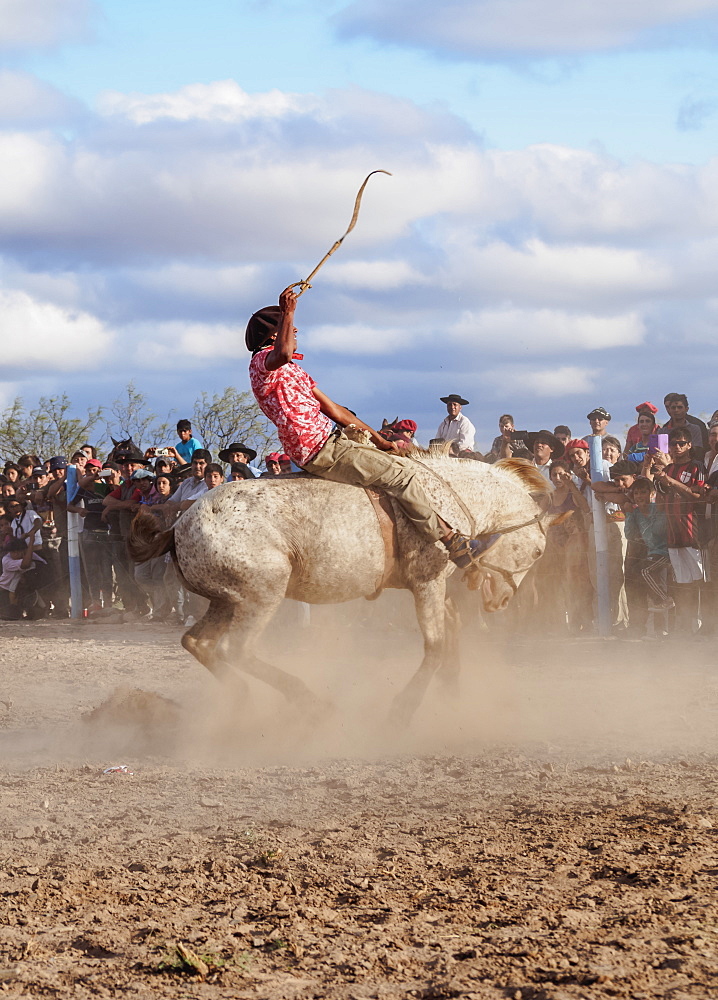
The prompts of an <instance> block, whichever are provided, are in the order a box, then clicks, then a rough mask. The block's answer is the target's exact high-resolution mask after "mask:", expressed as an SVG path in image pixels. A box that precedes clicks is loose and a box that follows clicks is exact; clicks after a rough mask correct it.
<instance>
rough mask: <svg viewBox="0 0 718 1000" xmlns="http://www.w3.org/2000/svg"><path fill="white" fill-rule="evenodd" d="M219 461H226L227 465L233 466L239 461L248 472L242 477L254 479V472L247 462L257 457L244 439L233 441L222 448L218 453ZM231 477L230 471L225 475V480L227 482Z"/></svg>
mask: <svg viewBox="0 0 718 1000" xmlns="http://www.w3.org/2000/svg"><path fill="white" fill-rule="evenodd" d="M218 457H219V460H220V462H226V463H227V464H228V465H230V466H233V465H237V464H239V463H241V464H242V465H244V467H245V469H247V471H248V472H249V475H243V477H242V478H243V479H254V478H255V476H254V473H253V472H252V470H251V469H250V468H249V463H250V462H253V461H254V460H255V458H256V457H257V452H256V451H255V450H254V448H250V447H249V445H248V444H245V443H244V441H233V442H232V444H228V445H227V447H226V448H223V449H222V450H221V451H220V453H219V456H218ZM231 478H232V472H231V469H230V473H229V475H228V476H227V481H228V482H229V481H230V479H231Z"/></svg>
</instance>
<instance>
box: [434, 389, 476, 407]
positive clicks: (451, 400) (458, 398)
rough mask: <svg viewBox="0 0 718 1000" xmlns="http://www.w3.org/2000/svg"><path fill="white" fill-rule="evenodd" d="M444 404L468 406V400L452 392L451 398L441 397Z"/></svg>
mask: <svg viewBox="0 0 718 1000" xmlns="http://www.w3.org/2000/svg"><path fill="white" fill-rule="evenodd" d="M439 399H440V400H441V402H442V403H458V404H459V405H460V406H468V405H469V401H468V399H464V398H463V397H462V396H459V395H457V393H455V392H452V393H451V395H450V396H439Z"/></svg>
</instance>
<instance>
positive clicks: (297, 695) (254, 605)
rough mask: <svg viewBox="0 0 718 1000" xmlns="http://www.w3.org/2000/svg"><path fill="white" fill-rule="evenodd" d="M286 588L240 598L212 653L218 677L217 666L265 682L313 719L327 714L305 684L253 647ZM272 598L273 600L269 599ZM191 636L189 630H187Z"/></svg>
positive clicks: (253, 593) (214, 670)
mask: <svg viewBox="0 0 718 1000" xmlns="http://www.w3.org/2000/svg"><path fill="white" fill-rule="evenodd" d="M285 590H286V587H281V588H279V587H277V588H273V589H272V592H271V593H270V594H269V595H268V594H267V591H266V590H265V591H264V592H262V593H259V592H258V591H255V592H251V593H247V594H245V595H243V598H242V601H241V602H240V603H238V604H235V605H234V606H233V609H232V611H233V613H232V621H231V627H230V628H228V629H227V630H225V631H224V633H223V635H222V636H221V637H220V638H219V640H218V642H217V643H216V645H215V646H214V649H213V651H212V659H213V662H214V666H213V667H212V668H211V669H212V670H213V672H214V673H217V669H218V667H219V664H220V663H221V664H223V665H224V667H225V668H226V669H235V670H240V671H242V672H243V673H245V674H249V676H250V677H254V678H256V679H257V680H260V681H264V683H265V684H268V685H269V686H270V687H273V688H274V689H275V690H276V691H279V692H280V693H281V694H283V695H284V697H285V698H286V699H287V701H289V702H291V703H292V704H294V705H296V706H297V707H299V708H301V709H303V710H304V711H308V712H311V713H312V715H316V714H317V711H318V710H320V711H321V714H324V713H325V712H326V709H327V706H326V704H325V703H324V702H322V701H321V699H320V698H318V697H317V695H315V694H313V693H312V691H310V689H309V688H308V687H307V685H306V684H305V683H304V681H302V680H300V678H299V677H295V676H294V675H293V674H290V673H287V671H286V670H282V669H281V668H280V667H277V666H275V665H274V664H272V663H267V662H266V661H265V660H262V659H260V658H259V657H258V656H257V654H256V646H257V643H258V641H259V638H260V636H261V635H262V632H263V631H264V629H265V627H266V626H267V624H268V623H269V621H270V620H271V618H272V616H273V615H274V613H275V611H276V610H277V608H278V607H279V605H280V603H281V602H282V600H283V598H284V593H285ZM272 595H274V596H272ZM190 632H192V629H190Z"/></svg>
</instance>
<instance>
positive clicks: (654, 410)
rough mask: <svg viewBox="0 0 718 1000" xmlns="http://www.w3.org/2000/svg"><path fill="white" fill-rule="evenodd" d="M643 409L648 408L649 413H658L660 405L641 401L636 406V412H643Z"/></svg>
mask: <svg viewBox="0 0 718 1000" xmlns="http://www.w3.org/2000/svg"><path fill="white" fill-rule="evenodd" d="M643 410H648V412H649V413H658V407H657V406H654V405H653V403H647V402H646V403H639V404H638V406H637V407H636V413H641V412H642V411H643Z"/></svg>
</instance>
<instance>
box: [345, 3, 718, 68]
mask: <svg viewBox="0 0 718 1000" xmlns="http://www.w3.org/2000/svg"><path fill="white" fill-rule="evenodd" d="M717 13H718V3H716V0H632V2H631V3H625V2H624V0H579V2H577V0H444V2H443V3H441V4H435V3H428V2H426V0H423V2H421V0H419V2H416V0H411V2H410V0H394V2H392V3H390V4H387V3H385V2H383V0H356V2H354V3H351V4H350V5H349V6H348V7H346V8H345V9H344V10H343V11H340V13H339V14H338V15H337V18H336V23H337V25H338V28H339V31H340V33H341V34H343V35H348V36H355V35H368V36H371V37H374V38H379V39H381V40H382V41H390V42H396V43H398V44H403V45H415V46H419V47H421V48H427V49H430V50H432V51H436V52H441V53H444V54H448V55H453V56H457V57H469V58H488V59H496V58H503V57H511V56H514V57H515V56H516V55H528V56H534V57H544V56H556V55H570V54H580V53H584V52H595V51H600V50H610V49H616V48H621V47H625V46H647V45H659V44H660V45H672V44H673V45H674V44H678V43H680V41H681V39H682V37H685V34H683V35H682V34H681V29H683V30H684V32H690V31H692V30H693V29H694V26H695V22H696V21H697V20H699V19H701V18H706V19H708V20H709V21H711V22H713V23H715V15H716V14H717Z"/></svg>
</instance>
